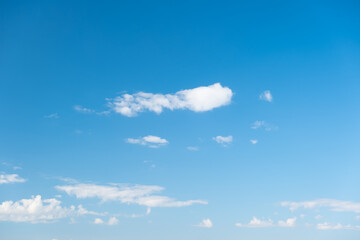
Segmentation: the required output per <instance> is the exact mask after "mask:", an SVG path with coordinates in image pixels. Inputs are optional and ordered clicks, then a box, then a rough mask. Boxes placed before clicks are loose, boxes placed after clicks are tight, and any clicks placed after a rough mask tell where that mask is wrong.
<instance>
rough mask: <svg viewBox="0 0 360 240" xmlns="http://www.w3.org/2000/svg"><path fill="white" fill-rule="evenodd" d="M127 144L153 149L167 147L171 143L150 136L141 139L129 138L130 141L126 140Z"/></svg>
mask: <svg viewBox="0 0 360 240" xmlns="http://www.w3.org/2000/svg"><path fill="white" fill-rule="evenodd" d="M126 142H127V143H131V144H139V145H144V146H148V147H151V148H158V147H161V146H165V145H166V144H168V143H169V142H168V141H167V140H166V139H164V138H161V137H157V136H152V135H148V136H145V137H140V138H128V139H126Z"/></svg>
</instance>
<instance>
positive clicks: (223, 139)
mask: <svg viewBox="0 0 360 240" xmlns="http://www.w3.org/2000/svg"><path fill="white" fill-rule="evenodd" d="M213 140H214V141H215V142H217V143H219V144H222V145H223V146H227V145H229V144H230V143H232V141H233V137H232V136H227V137H223V136H217V137H213Z"/></svg>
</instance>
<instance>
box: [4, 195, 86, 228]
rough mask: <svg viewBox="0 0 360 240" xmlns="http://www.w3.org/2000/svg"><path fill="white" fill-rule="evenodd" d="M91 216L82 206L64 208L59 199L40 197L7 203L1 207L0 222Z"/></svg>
mask: <svg viewBox="0 0 360 240" xmlns="http://www.w3.org/2000/svg"><path fill="white" fill-rule="evenodd" d="M83 214H91V213H90V212H88V211H87V210H85V209H84V208H83V207H82V206H79V207H78V209H76V208H75V207H74V206H71V207H69V208H66V207H62V206H61V202H60V201H59V200H57V199H54V198H51V199H42V198H41V196H40V195H37V196H36V197H34V196H33V197H32V198H30V199H22V200H19V201H17V202H13V201H5V202H2V203H1V205H0V221H11V222H31V223H39V222H51V221H54V220H56V219H60V218H66V217H69V216H75V215H83Z"/></svg>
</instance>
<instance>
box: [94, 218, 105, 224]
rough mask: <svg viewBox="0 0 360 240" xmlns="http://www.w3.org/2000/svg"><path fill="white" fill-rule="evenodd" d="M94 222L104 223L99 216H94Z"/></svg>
mask: <svg viewBox="0 0 360 240" xmlns="http://www.w3.org/2000/svg"><path fill="white" fill-rule="evenodd" d="M94 224H104V221H103V220H102V219H101V218H95V220H94Z"/></svg>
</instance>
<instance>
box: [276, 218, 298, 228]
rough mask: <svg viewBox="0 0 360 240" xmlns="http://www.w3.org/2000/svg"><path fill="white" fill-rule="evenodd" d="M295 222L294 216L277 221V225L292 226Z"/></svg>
mask: <svg viewBox="0 0 360 240" xmlns="http://www.w3.org/2000/svg"><path fill="white" fill-rule="evenodd" d="M295 223H296V217H294V218H288V219H287V220H286V221H279V222H278V226H279V227H294V226H295Z"/></svg>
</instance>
